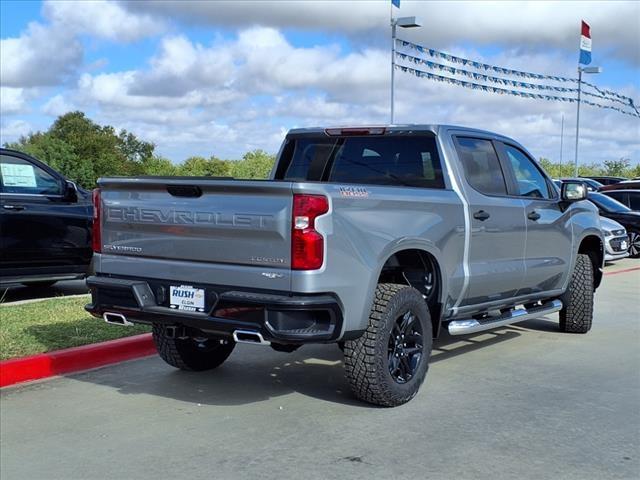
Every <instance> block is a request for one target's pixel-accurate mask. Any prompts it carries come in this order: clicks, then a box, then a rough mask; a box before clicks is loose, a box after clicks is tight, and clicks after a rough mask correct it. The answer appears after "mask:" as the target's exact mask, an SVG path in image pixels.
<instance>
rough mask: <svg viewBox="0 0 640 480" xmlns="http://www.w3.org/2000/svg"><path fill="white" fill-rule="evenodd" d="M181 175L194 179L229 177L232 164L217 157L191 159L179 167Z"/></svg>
mask: <svg viewBox="0 0 640 480" xmlns="http://www.w3.org/2000/svg"><path fill="white" fill-rule="evenodd" d="M178 172H179V175H188V176H194V177H229V176H230V175H231V162H230V161H229V160H220V159H219V158H216V157H213V156H212V157H211V158H208V159H207V158H204V157H189V158H187V159H186V160H185V161H184V162H183V163H182V164H181V165H180V166H179V167H178Z"/></svg>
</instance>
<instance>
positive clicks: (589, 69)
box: [573, 65, 602, 177]
mask: <svg viewBox="0 0 640 480" xmlns="http://www.w3.org/2000/svg"><path fill="white" fill-rule="evenodd" d="M583 72H584V73H601V72H602V68H600V67H581V66H579V65H578V113H577V115H576V158H575V160H574V162H573V163H574V176H576V177H577V176H578V138H579V137H580V93H581V91H582V73H583Z"/></svg>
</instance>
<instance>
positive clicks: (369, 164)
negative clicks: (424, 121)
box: [277, 135, 444, 188]
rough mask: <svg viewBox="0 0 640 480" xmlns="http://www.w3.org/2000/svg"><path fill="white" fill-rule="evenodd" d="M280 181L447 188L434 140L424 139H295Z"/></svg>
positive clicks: (286, 151)
mask: <svg viewBox="0 0 640 480" xmlns="http://www.w3.org/2000/svg"><path fill="white" fill-rule="evenodd" d="M277 176H278V178H282V179H284V180H299V181H321V180H324V181H329V182H336V183H359V184H372V185H401V186H409V187H423V188H444V180H443V176H442V166H441V164H440V158H439V156H438V150H437V147H436V142H435V138H434V137H433V136H428V135H419V136H401V135H384V136H373V135H372V136H361V137H356V136H354V137H329V136H325V135H321V136H320V135H319V136H312V137H307V136H305V137H298V138H296V137H293V138H290V139H288V144H287V145H286V146H285V149H284V150H283V155H282V159H281V161H280V168H279V172H278V175H277Z"/></svg>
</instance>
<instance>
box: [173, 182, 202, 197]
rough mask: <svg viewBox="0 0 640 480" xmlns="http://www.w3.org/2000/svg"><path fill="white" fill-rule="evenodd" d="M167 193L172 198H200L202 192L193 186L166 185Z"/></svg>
mask: <svg viewBox="0 0 640 480" xmlns="http://www.w3.org/2000/svg"><path fill="white" fill-rule="evenodd" d="M167 192H169V193H170V194H171V195H173V196H174V197H192V198H197V197H200V196H202V190H201V189H200V187H197V186H195V185H167Z"/></svg>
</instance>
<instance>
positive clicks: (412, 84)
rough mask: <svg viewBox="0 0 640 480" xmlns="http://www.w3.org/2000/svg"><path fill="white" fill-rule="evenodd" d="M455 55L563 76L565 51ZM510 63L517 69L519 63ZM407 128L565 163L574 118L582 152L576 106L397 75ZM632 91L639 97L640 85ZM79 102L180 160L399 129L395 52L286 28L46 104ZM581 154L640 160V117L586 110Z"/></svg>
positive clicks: (154, 61)
mask: <svg viewBox="0 0 640 480" xmlns="http://www.w3.org/2000/svg"><path fill="white" fill-rule="evenodd" d="M453 50H454V51H455V53H457V54H459V55H462V56H467V57H473V58H478V59H479V60H482V61H485V62H487V63H493V64H496V63H497V64H500V63H503V64H505V63H508V64H509V65H510V66H513V67H515V68H527V69H533V70H539V71H548V69H549V68H553V69H554V71H556V70H560V71H562V70H564V69H568V68H571V66H572V62H570V60H569V59H567V58H565V57H563V56H561V55H558V54H557V53H552V54H546V53H543V52H537V53H535V52H529V53H526V52H525V53H522V52H521V53H519V54H517V55H516V54H515V53H514V52H510V51H507V52H501V53H499V54H496V55H491V56H482V55H480V54H479V53H478V52H477V51H473V50H466V49H461V48H454V49H453ZM509 60H510V62H509ZM396 79H397V84H396V88H397V90H396V102H397V103H396V112H397V115H396V121H397V122H398V123H403V122H405V123H452V124H460V125H466V126H472V127H481V128H486V129H489V130H494V131H498V132H500V133H503V134H506V135H509V136H512V137H514V138H516V139H517V140H519V141H521V142H522V143H523V144H524V145H525V146H527V147H528V148H529V149H530V150H531V151H532V153H534V154H535V155H536V156H546V157H551V158H553V159H557V158H558V156H559V143H560V138H559V134H560V118H561V114H562V113H564V114H565V117H566V121H565V139H564V143H565V151H564V159H565V161H567V160H568V157H569V156H570V154H571V152H572V144H573V143H572V140H573V128H574V124H573V122H574V120H573V119H574V118H575V105H574V104H570V105H566V104H561V103H557V102H544V101H540V100H529V99H521V98H515V97H510V96H498V95H492V94H488V93H484V92H476V91H470V90H467V89H464V88H461V87H456V86H451V85H445V84H439V83H433V82H430V81H427V80H424V79H417V78H415V77H412V76H410V75H407V74H405V73H402V72H398V73H397V75H396ZM627 93H629V94H631V95H632V96H635V97H636V98H637V97H638V93H639V92H638V89H636V88H633V87H630V89H629V90H628V92H627ZM69 105H73V106H74V108H79V109H82V110H86V111H93V112H95V119H96V120H97V121H100V122H104V123H108V124H112V125H115V126H117V127H118V128H126V129H127V130H130V131H133V132H134V133H136V134H138V135H140V136H141V137H143V138H145V139H148V140H151V141H154V142H156V143H157V144H158V148H159V151H160V152H161V153H163V154H166V155H169V156H170V157H172V158H174V159H176V160H182V159H184V158H186V157H188V156H190V155H192V154H202V155H210V154H212V153H215V154H216V155H219V156H222V157H237V156H238V155H239V154H241V153H242V152H243V151H245V150H246V149H250V148H263V149H266V150H268V151H276V150H277V148H278V145H279V143H280V142H281V140H282V137H283V133H282V131H283V128H287V129H288V128H292V127H297V126H313V125H320V126H326V125H348V124H380V123H386V122H387V121H388V111H389V52H388V51H386V50H384V49H373V48H364V49H362V50H355V51H351V52H348V53H345V52H343V51H341V49H340V48H339V47H338V46H335V45H323V46H319V47H306V48H301V47H295V46H293V45H292V44H291V43H290V42H289V41H288V40H287V39H286V37H285V36H284V35H283V34H282V33H281V32H280V31H278V30H276V29H273V28H265V27H251V28H248V29H245V30H242V31H240V32H239V33H238V35H237V37H236V38H235V39H233V40H224V41H222V40H218V41H216V42H214V43H213V44H211V45H208V46H205V45H202V44H199V43H196V42H193V41H191V40H190V39H189V38H188V37H186V36H184V35H178V36H176V35H171V36H168V37H165V38H163V39H162V42H161V44H160V47H159V50H158V52H157V53H156V54H155V55H154V56H153V57H151V58H150V59H149V61H148V64H147V66H146V67H142V68H140V69H138V70H128V71H121V72H115V73H108V74H105V73H98V74H89V73H85V74H84V75H82V76H81V78H80V80H79V82H78V85H77V88H76V89H75V90H72V91H67V92H66V93H65V94H64V95H63V96H62V97H61V98H59V97H54V98H53V99H51V100H50V101H49V102H48V103H47V104H46V105H45V107H44V108H45V110H47V111H49V112H50V113H52V114H53V113H54V112H56V111H62V110H64V109H65V108H66V107H67V106H69ZM582 119H583V120H582V130H581V132H582V133H581V138H582V143H581V145H584V147H583V151H582V155H581V156H582V157H583V158H584V159H585V160H586V161H590V162H591V161H600V162H601V161H603V160H605V159H608V158H616V157H619V156H630V157H632V158H638V156H640V144H639V143H640V141H639V140H638V139H639V138H640V131H639V129H638V128H639V125H640V122H638V120H637V119H635V118H630V117H624V116H622V115H620V114H618V113H615V112H608V111H603V110H598V109H594V108H591V107H584V108H583V111H582Z"/></svg>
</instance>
